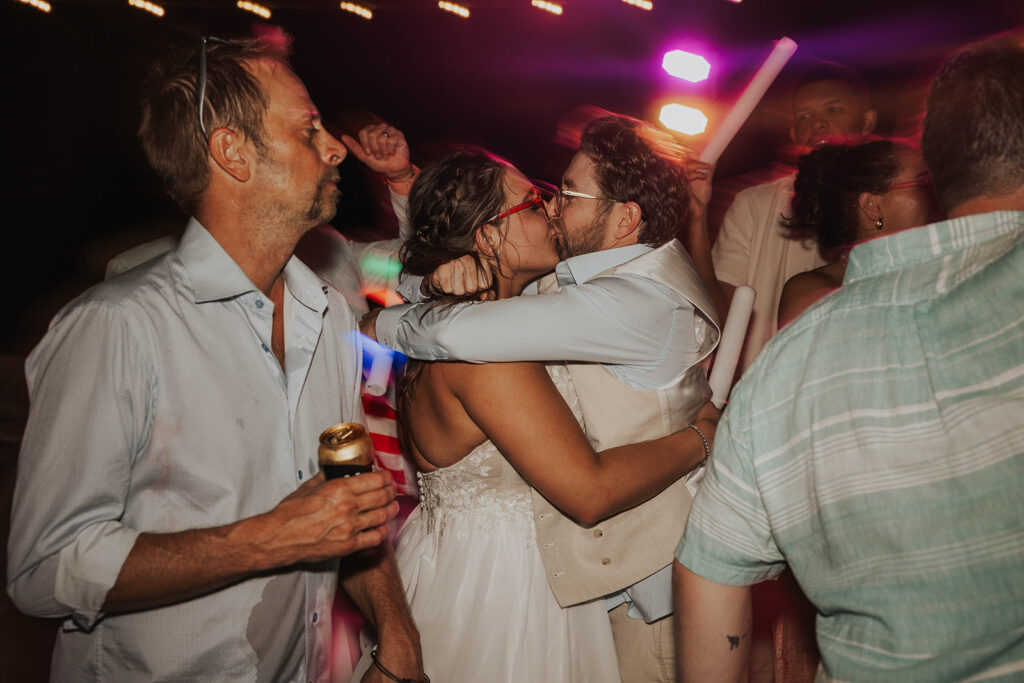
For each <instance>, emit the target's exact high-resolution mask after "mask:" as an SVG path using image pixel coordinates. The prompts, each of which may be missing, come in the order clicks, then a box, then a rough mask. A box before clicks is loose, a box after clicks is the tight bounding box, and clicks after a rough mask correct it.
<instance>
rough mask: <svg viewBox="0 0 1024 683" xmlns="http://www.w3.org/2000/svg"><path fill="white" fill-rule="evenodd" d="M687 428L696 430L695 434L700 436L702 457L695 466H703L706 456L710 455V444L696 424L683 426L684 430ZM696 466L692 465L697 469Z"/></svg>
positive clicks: (706, 459)
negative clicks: (702, 447)
mask: <svg viewBox="0 0 1024 683" xmlns="http://www.w3.org/2000/svg"><path fill="white" fill-rule="evenodd" d="M687 429H692V430H693V431H695V432H697V436H699V437H700V442H701V443H702V444H704V459H703V460H701V461H700V463H699V464H698V465H697V467H704V465H705V464H707V461H708V458H710V457H711V446H709V445H708V440H707V439H705V438H704V432H702V431H700V428H698V427H697V425H695V424H692V425H686V426H685V427H683V431H686V430H687ZM697 467H694V468H693V469H697Z"/></svg>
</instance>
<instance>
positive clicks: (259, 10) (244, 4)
mask: <svg viewBox="0 0 1024 683" xmlns="http://www.w3.org/2000/svg"><path fill="white" fill-rule="evenodd" d="M237 4H238V9H244V10H245V11H246V12H252V13H253V14H255V15H257V16H260V17H263V18H264V19H269V18H270V10H269V9H267V8H266V7H264V6H263V5H257V4H256V3H255V2H249V0H238V3H237Z"/></svg>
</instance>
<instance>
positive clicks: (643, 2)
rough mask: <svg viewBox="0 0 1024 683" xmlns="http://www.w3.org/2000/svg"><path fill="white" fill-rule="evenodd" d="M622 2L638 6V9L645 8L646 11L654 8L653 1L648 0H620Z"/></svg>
mask: <svg viewBox="0 0 1024 683" xmlns="http://www.w3.org/2000/svg"><path fill="white" fill-rule="evenodd" d="M622 2H624V3H626V4H627V5H633V6H634V7H639V8H640V9H645V10H648V11H650V10H652V9H654V3H653V2H651V1H650V0H622Z"/></svg>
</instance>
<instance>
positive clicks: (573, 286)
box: [376, 244, 699, 389]
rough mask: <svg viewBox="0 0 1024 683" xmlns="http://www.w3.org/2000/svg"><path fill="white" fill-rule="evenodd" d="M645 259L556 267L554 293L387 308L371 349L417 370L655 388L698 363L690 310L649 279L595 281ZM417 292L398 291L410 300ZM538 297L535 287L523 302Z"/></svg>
mask: <svg viewBox="0 0 1024 683" xmlns="http://www.w3.org/2000/svg"><path fill="white" fill-rule="evenodd" d="M651 251H653V249H652V248H651V247H649V246H647V245H646V244H636V245H632V246H628V247H618V248H615V249H606V250H604V251H596V252H593V253H590V254H582V255H580V256H573V257H572V258H569V259H567V260H565V261H562V262H561V263H559V264H558V265H557V266H556V267H555V276H556V278H557V279H558V286H559V288H560V289H559V291H557V292H548V293H545V294H540V295H538V296H523V297H513V298H510V299H503V300H501V301H489V302H466V303H461V304H458V305H456V306H453V307H451V308H447V307H430V306H429V305H427V304H406V305H403V306H391V307H389V308H385V309H383V310H382V311H381V312H380V314H379V316H378V318H377V327H376V329H377V339H378V340H379V341H380V342H381V343H382V344H387V345H388V346H390V347H392V348H394V349H397V350H399V351H401V352H402V353H404V354H406V355H408V356H411V357H413V358H417V359H420V360H462V361H471V362H481V363H498V362H509V361H531V360H532V361H568V362H589V363H602V364H607V366H608V370H609V371H610V372H611V373H612V374H614V375H615V376H616V377H618V378H619V379H621V380H622V381H623V382H625V383H626V384H629V385H630V386H634V387H638V388H642V389H650V388H654V387H659V386H662V385H664V384H665V383H666V382H669V381H671V380H672V379H673V378H674V377H676V376H678V375H679V374H681V373H682V372H685V371H686V370H687V369H688V368H689V367H690V366H692V365H693V364H694V363H696V362H697V361H698V360H699V357H698V353H697V349H698V347H699V343H698V340H697V339H696V336H695V331H694V330H695V323H694V309H693V305H692V304H691V303H690V302H689V301H687V300H685V299H683V300H681V299H680V298H679V297H678V296H677V295H675V294H673V292H672V291H671V290H670V289H669V288H668V287H666V286H665V285H663V284H661V283H659V282H656V281H654V280H651V279H649V278H645V277H640V276H637V275H599V274H600V273H602V272H603V271H605V270H607V269H608V268H613V267H615V266H618V265H621V264H623V263H626V262H627V261H630V260H632V259H634V258H636V257H638V256H642V255H643V254H646V253H649V252H651ZM419 282H420V280H419V279H410V280H409V281H408V284H407V285H406V286H404V287H399V289H398V291H399V292H400V293H402V294H403V295H406V296H407V298H413V297H412V296H410V294H412V293H413V292H415V289H416V285H418V283H419ZM407 290H410V291H407ZM536 292H537V287H536V283H533V284H531V285H529V286H528V287H527V289H526V290H524V292H523V294H536ZM525 330H532V331H531V332H529V333H527V332H525Z"/></svg>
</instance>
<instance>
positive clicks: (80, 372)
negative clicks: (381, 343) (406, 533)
mask: <svg viewBox="0 0 1024 683" xmlns="http://www.w3.org/2000/svg"><path fill="white" fill-rule="evenodd" d="M142 119H143V120H142V125H141V127H140V137H141V139H142V143H143V147H144V149H145V152H146V156H147V158H148V159H149V161H150V163H151V164H152V165H153V166H154V168H155V169H156V170H157V172H158V173H159V174H160V175H161V176H162V178H163V180H164V181H165V184H166V186H167V189H168V192H169V194H170V195H171V196H172V197H173V198H174V199H175V200H176V201H178V203H179V204H181V205H182V207H183V208H184V209H185V210H186V211H188V212H189V213H190V214H192V216H193V218H192V219H191V220H190V221H189V225H188V227H187V228H186V231H185V234H184V236H183V237H182V240H181V244H180V245H179V246H178V248H177V249H175V250H174V251H172V252H170V253H168V254H166V255H165V256H163V257H160V258H157V259H154V260H152V261H150V262H149V263H147V264H146V265H144V266H141V267H139V268H136V269H133V270H132V271H131V272H129V273H126V274H125V275H123V276H120V277H115V278H112V279H111V280H108V281H106V282H105V283H103V284H100V285H98V286H96V287H94V288H92V289H90V290H89V291H88V292H86V293H85V294H84V295H83V296H81V297H79V298H78V299H77V300H75V301H73V302H72V303H71V304H69V305H68V306H66V307H65V308H64V309H63V310H62V311H61V313H59V314H58V316H57V317H56V318H55V320H54V321H53V323H52V325H51V327H50V330H49V332H48V333H47V335H46V337H45V338H44V339H43V341H42V342H41V343H40V344H39V346H37V347H36V349H35V350H34V351H33V352H32V354H31V355H30V357H29V359H28V362H27V364H26V369H27V375H28V384H29V391H30V396H31V408H30V412H29V418H28V422H27V425H26V429H25V435H24V439H23V442H22V449H21V453H20V457H19V463H18V480H17V484H16V488H15V494H14V505H13V511H12V521H11V537H10V547H9V553H8V558H9V566H8V577H9V583H8V592H9V593H10V595H11V597H12V599H13V600H14V602H15V604H17V605H18V607H19V608H20V609H22V610H23V611H25V612H27V613H29V614H34V615H38V616H45V617H64V618H66V621H65V622H64V628H62V629H61V631H60V633H59V634H58V638H57V644H56V648H55V651H54V656H53V662H52V671H51V676H52V679H53V680H56V681H71V680H76V681H77V680H95V681H117V682H118V683H121V682H123V681H149V680H213V681H234V680H249V681H320V682H324V681H328V680H329V676H330V669H329V655H330V651H331V645H332V639H331V619H330V614H331V613H330V609H331V603H332V601H333V597H334V592H335V586H336V584H337V582H338V578H339V576H338V571H339V562H338V558H339V557H341V556H344V555H350V554H352V553H356V552H357V551H369V552H360V554H359V555H356V556H354V557H353V558H351V559H349V560H346V561H345V563H344V564H343V565H341V568H342V569H343V575H342V576H341V580H342V582H343V583H344V585H345V587H346V589H347V591H348V592H349V594H350V595H351V596H352V597H353V598H354V599H355V600H356V602H357V603H358V604H359V606H360V608H361V609H362V610H363V612H364V613H365V614H366V615H367V617H368V618H369V619H370V620H371V621H372V622H373V623H374V624H375V625H376V627H377V628H378V630H379V631H380V633H381V638H380V643H381V649H380V652H379V653H378V657H377V659H378V661H379V662H380V663H381V666H384V667H387V668H390V669H391V670H392V671H395V672H397V673H398V675H401V676H412V677H417V678H422V676H423V672H422V665H421V663H420V658H419V646H418V634H417V632H416V630H415V627H414V626H413V624H412V622H411V617H410V615H409V612H408V607H407V606H406V604H405V598H404V593H403V591H402V589H401V584H400V583H399V581H398V577H397V572H396V570H395V568H394V563H393V560H392V559H391V556H390V551H389V545H388V544H387V543H384V541H385V539H386V536H387V531H386V527H385V523H386V522H387V520H388V519H390V518H392V517H393V516H394V515H395V514H396V512H397V504H396V503H395V502H394V501H393V497H394V488H393V485H392V483H391V480H390V477H389V476H388V475H387V474H383V473H371V474H366V475H361V476H358V477H352V478H350V479H340V480H333V481H325V480H324V478H323V476H322V475H320V474H319V473H318V471H317V470H318V464H317V458H316V449H317V445H318V439H317V436H318V434H319V433H320V431H321V430H323V429H324V428H325V427H328V426H330V425H332V424H335V423H337V422H341V421H360V420H361V418H362V410H361V406H360V404H359V367H360V360H361V359H360V353H359V351H360V349H359V342H358V338H357V336H356V332H355V318H354V316H353V315H352V312H351V311H350V310H349V308H348V306H347V305H346V304H345V303H344V300H343V299H342V298H341V296H340V294H338V292H337V291H335V290H334V289H332V288H330V287H327V286H326V285H324V283H323V282H322V281H321V280H320V279H319V278H317V277H316V276H315V275H313V273H312V272H311V271H310V270H309V268H307V267H306V266H305V265H304V264H303V263H302V262H301V261H299V260H298V259H296V258H294V257H293V256H292V252H293V250H294V248H295V244H296V243H297V242H298V240H299V238H300V237H301V236H302V235H303V234H304V233H306V232H307V231H308V230H310V229H311V228H313V227H314V226H315V225H317V224H318V223H320V222H322V221H325V220H327V219H329V218H330V217H331V216H332V215H333V214H334V211H335V207H336V203H337V199H338V196H339V195H338V190H337V186H336V184H335V183H336V181H337V179H338V175H337V168H336V167H337V165H338V164H339V163H340V162H341V160H342V159H343V158H344V156H345V153H346V152H345V148H344V146H342V145H341V144H340V143H339V142H338V141H337V140H335V139H334V138H333V137H332V136H331V135H330V134H329V133H327V131H325V130H324V129H323V126H322V124H321V121H320V118H319V114H318V112H317V110H316V107H315V106H314V105H313V103H312V102H311V101H310V98H309V95H308V93H307V92H306V89H305V87H304V86H303V85H302V82H301V81H300V80H299V79H298V78H297V77H296V76H295V74H294V73H293V72H292V71H291V69H290V67H289V66H288V64H287V62H286V61H285V58H284V55H282V54H280V53H279V52H278V51H275V50H274V49H272V47H271V46H269V45H268V44H267V43H264V42H260V41H253V42H247V41H220V40H216V39H208V38H204V39H202V41H201V42H198V43H197V44H196V45H193V46H192V47H191V49H182V50H180V51H178V52H176V53H172V54H169V55H167V56H166V57H165V58H164V59H161V60H159V61H158V62H157V63H156V64H155V65H154V67H153V68H152V70H151V74H150V81H149V87H148V89H147V92H146V94H145V96H144V98H143V117H142ZM378 548H379V549H378ZM374 675H375V676H376V679H374V680H383V679H382V678H381V676H382V675H383V672H382V670H377V671H375V672H374ZM368 680H369V679H368Z"/></svg>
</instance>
